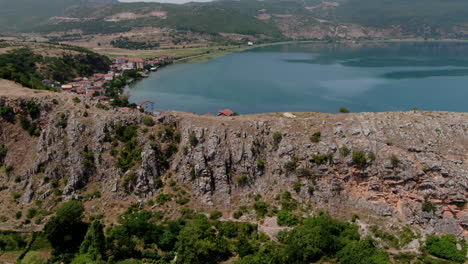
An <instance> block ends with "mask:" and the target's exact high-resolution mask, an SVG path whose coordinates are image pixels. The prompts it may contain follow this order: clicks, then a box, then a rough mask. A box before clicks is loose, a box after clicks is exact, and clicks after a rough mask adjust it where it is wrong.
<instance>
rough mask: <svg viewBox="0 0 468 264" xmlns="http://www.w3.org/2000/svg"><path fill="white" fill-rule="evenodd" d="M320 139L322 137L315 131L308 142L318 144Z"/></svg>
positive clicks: (320, 133)
mask: <svg viewBox="0 0 468 264" xmlns="http://www.w3.org/2000/svg"><path fill="white" fill-rule="evenodd" d="M321 137H322V132H320V131H317V132H315V133H314V134H312V136H311V137H310V141H312V142H314V143H318V142H320V138H321Z"/></svg>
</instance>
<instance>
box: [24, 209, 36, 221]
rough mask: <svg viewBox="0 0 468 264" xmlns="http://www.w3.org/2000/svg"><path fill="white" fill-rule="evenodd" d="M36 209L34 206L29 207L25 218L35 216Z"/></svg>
mask: <svg viewBox="0 0 468 264" xmlns="http://www.w3.org/2000/svg"><path fill="white" fill-rule="evenodd" d="M36 214H37V210H36V209H34V208H29V209H28V211H27V212H26V218H28V219H31V218H33V217H34V216H36Z"/></svg>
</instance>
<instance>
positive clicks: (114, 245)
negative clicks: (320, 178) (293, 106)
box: [0, 195, 467, 264]
mask: <svg viewBox="0 0 468 264" xmlns="http://www.w3.org/2000/svg"><path fill="white" fill-rule="evenodd" d="M286 196H288V195H285V197H283V198H282V199H285V200H284V201H283V203H284V202H286V201H291V200H288V198H287V197H286ZM289 199H290V198H289ZM287 207H288V206H287V204H285V208H287ZM83 212H84V208H83V204H82V203H81V202H79V201H76V200H71V201H69V202H66V203H64V204H63V205H62V206H61V207H60V208H59V209H58V211H57V214H56V215H55V216H53V217H52V218H51V219H50V220H49V221H48V222H47V224H46V225H45V227H44V231H43V232H41V233H35V234H34V235H33V236H30V235H28V234H21V233H16V232H0V251H18V250H21V251H23V254H21V256H20V263H23V264H31V263H34V264H45V263H61V262H63V263H73V264H81V263H83V264H104V263H119V264H123V263H133V264H140V263H158V264H168V263H179V264H189V263H190V264H197V263H200V264H202V263H208V264H210V263H212V264H214V263H220V262H223V261H231V262H230V263H236V264H267V263H268V264H288V263H290V264H293V263H294V264H300V263H304V264H306V263H316V262H321V261H325V262H326V263H340V264H389V263H421V264H455V263H463V262H464V261H465V260H466V258H465V255H466V250H467V246H466V243H465V242H463V241H461V242H460V241H457V239H456V238H455V237H454V236H451V235H447V236H442V237H439V236H429V237H428V238H427V240H426V243H425V245H423V246H422V248H421V249H422V250H423V252H427V253H428V254H431V255H432V256H431V255H428V254H423V255H420V256H416V255H412V254H406V253H402V254H396V255H395V254H394V255H392V256H391V255H389V254H388V253H387V252H386V251H385V250H384V249H379V248H378V247H377V241H376V240H374V239H372V238H371V237H366V238H361V237H360V234H359V232H358V227H357V225H355V224H353V223H347V222H342V221H338V220H336V219H333V218H331V217H330V216H329V215H328V214H326V213H321V214H319V215H318V216H315V217H308V218H304V219H299V218H295V222H294V223H293V226H294V228H292V229H290V230H289V231H282V232H280V233H279V234H278V235H277V240H272V239H270V238H269V237H268V236H266V235H265V234H263V233H260V232H259V231H258V228H257V226H256V225H255V224H251V223H247V222H231V221H220V220H218V219H219V218H220V216H221V215H222V213H221V212H219V211H213V212H212V213H211V214H210V216H209V217H207V216H206V215H204V214H195V213H194V212H193V211H192V210H190V209H188V208H182V209H181V211H180V212H181V215H182V216H181V217H180V218H179V219H177V220H169V219H168V218H166V216H165V214H164V213H163V212H162V211H148V210H143V209H140V206H138V205H137V204H133V205H131V206H130V207H129V208H128V209H127V211H126V212H125V213H123V214H122V215H120V216H119V217H118V221H117V223H116V224H111V225H109V226H107V227H105V226H104V225H103V222H102V220H101V217H100V216H90V217H89V218H85V217H84V216H83ZM280 212H281V211H280ZM28 214H29V213H28ZM279 215H280V213H278V217H279ZM371 229H372V228H371ZM408 232H410V233H413V231H411V230H410V229H407V228H406V229H403V230H402V233H404V234H405V235H404V237H406V236H407V235H408ZM373 233H374V236H375V237H377V238H378V239H381V240H383V241H387V240H388V239H389V237H391V235H389V234H387V233H385V232H383V231H379V232H376V231H375V230H373ZM383 234H385V235H383ZM413 238H414V237H413ZM411 239H412V238H408V240H411ZM407 242H408V241H406V242H405V243H407ZM459 247H461V248H462V249H461V250H460V249H459ZM48 248H51V249H52V256H51V257H50V259H49V260H48V261H47V260H46V259H45V258H44V255H43V254H42V255H41V254H40V252H41V250H47V249H48ZM411 260H412V261H413V262H411Z"/></svg>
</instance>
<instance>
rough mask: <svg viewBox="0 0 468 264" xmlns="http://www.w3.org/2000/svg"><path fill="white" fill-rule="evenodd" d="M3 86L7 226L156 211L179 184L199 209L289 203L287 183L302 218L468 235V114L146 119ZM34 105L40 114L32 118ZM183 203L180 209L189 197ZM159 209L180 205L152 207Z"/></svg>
mask: <svg viewBox="0 0 468 264" xmlns="http://www.w3.org/2000/svg"><path fill="white" fill-rule="evenodd" d="M2 85H3V87H5V85H8V86H9V87H11V86H12V84H11V83H5V82H2V83H0V88H2V87H1V86H2ZM0 91H1V93H0V107H5V106H10V107H12V110H13V112H12V113H10V116H8V115H4V116H3V117H0V146H2V145H3V146H4V148H5V149H7V151H6V155H5V157H4V159H3V164H4V168H6V167H7V166H11V168H10V169H4V170H2V171H1V172H0V186H3V188H2V189H3V190H2V191H0V200H2V203H1V204H0V206H1V207H2V213H0V215H3V216H5V217H7V219H8V221H4V222H3V223H0V227H1V228H2V229H39V228H40V227H41V225H42V224H43V223H44V222H45V220H46V219H47V217H46V218H44V219H39V220H38V221H36V222H33V223H30V222H29V221H25V220H24V218H23V219H21V217H20V219H15V213H16V212H17V211H22V212H23V215H24V214H26V212H27V210H28V209H29V208H32V207H35V208H42V209H46V210H52V209H53V208H55V207H56V206H57V205H58V204H59V203H60V202H61V200H67V199H71V198H78V199H83V200H85V201H86V206H87V210H88V212H90V214H98V213H100V214H104V215H106V216H108V217H109V218H111V216H115V215H116V214H117V213H118V212H119V211H121V210H123V209H122V208H123V206H122V205H125V204H128V203H130V202H140V205H141V206H145V202H147V201H149V200H150V199H153V198H154V197H158V195H160V194H161V193H163V192H166V191H167V190H168V188H169V186H173V187H172V190H175V187H174V186H175V185H176V184H177V186H180V187H178V188H180V189H183V193H185V194H184V195H186V196H188V197H190V198H191V199H190V202H189V204H188V205H186V206H188V207H190V208H192V209H195V210H205V209H206V208H217V209H219V210H221V211H223V212H228V213H229V214H230V213H232V212H233V211H235V210H237V209H238V208H239V207H240V206H243V205H249V204H252V203H253V201H254V197H255V196H257V195H258V194H260V195H261V196H262V199H263V200H264V201H267V202H268V203H270V204H271V205H272V206H278V207H281V205H280V203H279V201H278V198H277V197H278V196H279V195H281V194H282V193H284V192H285V191H289V192H291V193H292V194H293V197H294V198H295V199H296V200H297V201H299V202H300V203H301V204H302V206H301V208H302V209H301V213H303V214H311V213H313V212H317V211H318V210H327V211H329V212H331V213H332V214H334V215H336V216H338V217H341V218H350V217H351V215H353V214H356V215H358V216H359V217H360V218H361V219H367V220H369V221H371V220H372V219H380V220H384V221H388V222H392V223H395V224H399V225H404V224H408V225H410V226H412V227H414V228H416V229H419V230H421V231H423V232H425V233H453V234H456V235H458V236H467V235H468V209H467V206H466V200H467V190H468V165H467V164H468V163H467V162H468V136H467V133H468V114H464V113H446V112H420V111H416V112H404V113H403V112H395V113H360V114H320V113H297V114H295V115H287V116H288V117H286V116H284V115H282V114H264V115H254V116H239V117H232V118H220V117H201V116H196V115H191V114H186V113H175V112H167V113H163V114H161V115H160V116H154V117H152V118H153V120H154V122H155V125H154V126H151V124H150V126H148V125H144V124H142V121H143V120H144V119H145V117H147V116H146V115H145V114H142V113H139V112H137V111H130V112H128V111H125V110H113V109H110V110H105V109H101V108H100V106H99V105H97V104H96V103H95V102H93V101H91V100H88V99H85V98H81V102H77V100H73V96H64V95H58V94H53V93H47V92H39V93H33V92H31V91H30V90H26V89H23V88H19V87H16V88H15V90H14V91H15V92H12V90H11V89H9V90H6V89H0ZM53 99H55V100H57V102H55V101H54V100H53ZM30 101H33V102H34V103H35V104H36V105H37V106H38V107H39V109H40V113H39V115H38V116H36V117H35V118H34V119H33V118H31V117H30V111H28V109H29V108H28V105H31V103H28V102H30ZM54 103H56V104H54ZM20 115H22V116H24V117H27V119H28V120H29V122H30V123H31V124H37V126H38V127H39V128H40V130H41V133H40V135H39V136H38V137H36V136H30V134H29V133H28V131H26V130H24V129H23V128H21V125H22V124H23V122H21V121H20ZM146 119H147V118H146ZM146 121H148V120H146ZM145 123H148V122H145ZM135 131H136V132H135ZM177 195H179V194H177ZM177 195H173V199H172V200H176V198H174V197H178V196H177ZM177 203H178V204H176V203H175V202H174V203H173V206H171V207H174V208H175V207H181V206H180V204H185V203H182V202H180V203H179V201H177ZM146 204H147V203H146ZM161 208H166V209H168V206H167V205H165V207H164V206H163V205H160V206H153V209H155V210H159V209H161ZM172 209H173V208H172ZM168 210H169V209H168ZM173 211H174V212H176V211H178V210H173Z"/></svg>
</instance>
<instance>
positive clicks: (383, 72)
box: [130, 42, 468, 114]
mask: <svg viewBox="0 0 468 264" xmlns="http://www.w3.org/2000/svg"><path fill="white" fill-rule="evenodd" d="M130 94H131V97H130V101H131V102H138V101H141V100H151V101H153V102H154V103H155V108H156V109H158V110H179V111H186V112H194V113H198V114H204V113H207V112H211V113H213V114H214V113H216V111H217V110H219V109H224V108H230V109H232V110H234V111H236V112H238V113H240V114H251V113H263V112H285V111H314V112H337V111H338V109H339V108H340V107H347V108H348V109H349V110H350V111H352V112H376V111H379V112H380V111H407V110H411V109H412V108H413V107H418V108H420V109H422V110H437V111H458V112H468V43H462V42H459V43H444V42H433V43H430V42H428V43H424V42H418V43H356V44H351V43H349V44H347V43H339V44H321V43H307V44H286V45H276V46H268V47H260V48H255V49H252V50H248V51H245V52H239V53H233V54H229V55H227V56H224V57H219V58H216V59H212V60H209V61H206V62H201V63H185V64H175V65H171V66H168V67H165V68H163V69H161V70H159V71H158V72H156V73H152V74H151V75H150V77H149V78H146V79H144V80H143V81H141V82H139V83H137V84H135V85H134V86H133V87H131V89H130Z"/></svg>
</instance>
